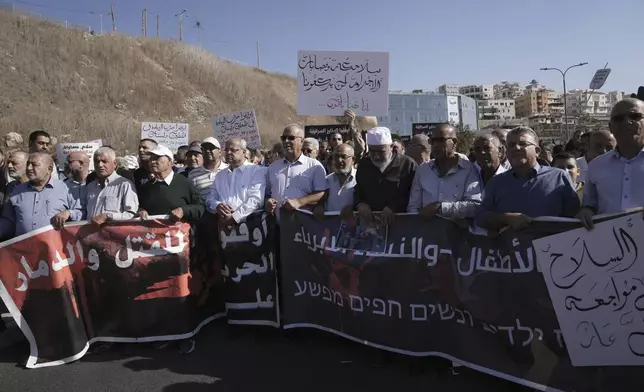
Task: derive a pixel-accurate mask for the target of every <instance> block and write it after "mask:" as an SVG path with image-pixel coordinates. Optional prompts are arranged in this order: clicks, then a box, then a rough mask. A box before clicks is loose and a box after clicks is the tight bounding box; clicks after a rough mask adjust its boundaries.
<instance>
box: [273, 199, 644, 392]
mask: <svg viewBox="0 0 644 392" xmlns="http://www.w3.org/2000/svg"><path fill="white" fill-rule="evenodd" d="M282 214H283V215H282V223H281V225H280V230H281V253H282V259H281V271H282V273H281V282H282V283H281V286H280V292H281V293H282V295H283V304H282V308H283V309H284V313H283V320H282V323H283V325H284V328H285V329H291V328H302V327H305V328H318V329H322V330H325V331H332V332H333V333H335V334H337V335H340V336H342V337H345V338H347V339H351V340H353V341H356V342H361V343H365V344H368V345H370V346H376V347H379V348H381V349H385V350H393V351H396V352H397V353H402V354H407V355H413V356H434V355H440V356H442V357H443V358H447V359H450V360H452V361H455V362H460V363H462V364H463V365H465V366H469V367H471V368H473V369H475V370H477V371H482V372H486V373H488V374H491V375H493V376H496V377H502V378H505V379H507V380H510V381H512V382H516V383H519V384H522V385H525V386H528V387H531V388H534V389H537V390H546V388H551V389H548V390H564V391H573V390H577V391H587V390H596V388H595V387H596V385H595V383H596V382H597V380H598V377H599V376H598V373H597V368H594V367H573V366H572V365H571V363H570V358H569V357H568V354H567V351H566V348H567V345H568V346H569V345H570V341H569V340H568V339H567V338H566V339H564V335H565V332H564V333H562V330H561V329H560V327H559V323H558V320H557V317H556V314H555V309H557V307H562V306H565V304H566V303H567V302H566V301H565V300H564V299H563V298H561V299H557V301H558V302H556V303H554V309H553V302H551V301H550V298H551V295H552V292H551V294H550V295H549V293H548V288H547V287H546V284H545V282H544V275H543V274H542V273H541V272H542V271H540V270H539V265H538V264H537V259H536V256H535V253H537V254H538V253H539V252H540V246H541V245H540V246H537V245H533V241H534V244H536V243H538V242H539V241H538V239H539V238H542V237H548V236H551V235H553V237H552V238H555V239H556V238H557V237H558V236H559V235H563V236H564V238H565V240H563V241H562V242H563V243H565V244H566V246H567V247H568V248H570V246H571V245H572V242H571V241H572V240H573V238H572V237H569V236H568V233H567V232H568V231H569V230H575V229H577V228H578V227H579V226H580V223H579V222H578V221H577V222H574V221H572V220H571V221H570V222H561V221H533V222H532V224H531V225H530V227H529V228H527V229H525V230H521V231H512V230H506V231H504V232H502V233H501V235H500V236H499V237H497V238H495V239H490V238H488V237H487V236H486V235H475V234H472V233H470V232H469V231H468V230H464V229H461V228H460V227H459V226H458V225H457V224H455V223H453V222H452V221H449V220H446V219H442V218H437V219H434V220H432V221H425V220H423V219H421V218H420V217H419V216H417V215H406V214H405V215H398V216H396V220H395V222H394V224H393V225H391V226H389V229H388V230H387V234H386V236H384V235H380V236H376V235H375V233H368V234H369V235H367V236H364V235H358V236H354V235H352V234H351V233H350V231H347V230H341V229H340V228H341V227H343V226H344V225H345V224H346V222H342V221H341V218H340V217H339V216H327V217H326V218H325V219H324V220H318V219H315V218H314V217H313V216H311V215H310V214H305V213H302V212H296V213H289V212H288V211H285V210H282ZM631 218H632V221H633V222H634V221H635V220H638V224H637V225H635V224H633V225H632V227H629V226H628V224H623V222H621V221H620V220H619V219H620V218H614V217H613V218H606V219H608V221H607V223H606V224H609V225H611V228H610V229H609V230H608V231H612V226H614V227H615V228H616V232H617V237H618V238H619V239H617V238H615V239H611V238H612V236H613V234H612V233H610V232H602V231H600V232H597V233H595V234H593V233H592V232H585V234H584V237H585V239H586V242H587V243H588V244H594V245H596V246H594V247H593V249H592V253H590V255H591V256H592V257H593V259H594V260H595V261H596V262H597V264H600V262H603V263H606V262H607V261H608V260H610V259H611V257H612V258H613V259H617V258H619V257H621V252H620V246H619V245H617V244H618V243H619V244H621V247H622V248H623V249H624V258H623V259H622V261H621V263H626V264H624V265H621V267H617V265H618V264H619V263H620V262H617V261H616V262H613V263H611V267H613V268H615V270H614V271H613V272H615V271H616V270H617V269H622V268H625V267H627V266H628V264H630V262H632V260H633V259H632V256H633V255H634V254H635V253H636V252H637V249H642V246H643V245H644V243H643V242H642V240H641V239H639V240H638V239H637V238H639V237H641V235H639V234H637V233H641V232H642V230H644V227H642V226H644V223H642V218H641V211H640V212H639V213H637V214H635V215H632V216H631ZM629 219H630V218H629ZM584 230H585V229H584ZM620 230H623V231H624V232H621V231H620ZM365 233H366V232H365ZM570 233H572V232H570ZM625 234H628V235H630V236H631V237H630V238H632V239H633V241H631V239H630V238H629V237H628V235H625ZM571 235H572V234H571ZM574 236H575V237H576V236H577V234H576V233H575V234H574ZM382 241H384V243H382ZM607 241H614V242H615V243H614V244H608V243H607ZM547 242H548V243H550V244H552V247H551V249H550V251H551V252H558V251H559V250H558V249H555V248H556V247H557V246H556V245H555V243H553V242H551V241H547ZM635 244H637V247H636V246H635ZM562 246H563V245H562ZM577 246H578V247H582V245H581V244H579V245H577ZM602 246H605V247H606V248H610V250H609V249H606V250H602V249H596V248H598V247H599V248H601V247H602ZM568 248H565V249H563V250H561V252H560V253H566V252H567V253H566V256H573V257H574V258H575V259H576V260H577V261H579V260H580V257H582V256H581V254H580V253H579V252H576V253H574V254H573V253H571V250H569V249H568ZM573 248H574V247H573ZM543 249H546V248H543ZM577 250H579V249H577ZM600 252H601V254H600ZM628 257H630V258H628ZM583 263H584V264H586V265H587V267H588V268H589V269H587V270H584V271H581V270H580V271H578V274H579V276H584V277H585V278H584V279H586V278H587V279H588V281H587V282H586V281H584V282H583V283H584V286H583V289H582V290H581V292H578V291H576V290H575V288H572V289H569V290H568V291H569V292H568V293H566V295H570V296H577V297H579V298H581V300H580V301H578V302H577V304H578V306H579V307H581V306H582V305H583V304H586V305H588V306H594V304H595V303H596V301H595V299H594V298H595V297H594V296H590V294H589V293H588V288H590V286H589V287H586V286H585V285H586V284H591V283H593V282H594V281H596V282H597V286H596V290H597V291H601V290H603V289H604V288H605V286H609V289H610V288H611V287H613V286H612V283H610V280H611V277H610V276H607V275H605V274H601V273H598V274H594V275H592V277H591V273H590V272H588V271H590V268H591V267H592V268H597V267H596V266H595V265H594V264H593V263H592V262H591V261H590V260H589V257H588V256H584V261H583ZM640 265H641V263H640ZM575 268H576V266H575V264H574V262H573V261H570V259H568V260H567V261H566V263H562V265H561V266H560V267H559V268H558V271H559V272H560V273H561V274H562V276H564V275H565V274H570V273H571V272H573V271H574V269H575ZM603 268H604V269H605V268H609V267H608V266H605V267H603ZM630 271H631V273H630V274H627V275H623V276H621V275H620V276H619V278H620V279H619V280H618V279H616V283H617V284H618V286H617V292H618V293H619V295H620V297H621V298H622V299H624V297H625V294H624V292H626V293H628V292H632V294H631V295H630V300H629V301H630V303H629V305H627V307H628V308H624V310H623V312H622V313H625V312H631V315H632V316H633V318H632V320H633V324H632V325H630V324H629V326H628V327H623V326H620V318H621V317H622V313H619V314H617V315H610V316H606V315H602V314H596V315H594V317H592V316H593V315H592V314H591V315H590V317H589V318H588V320H587V321H588V322H589V323H590V322H595V325H596V326H597V330H595V329H594V328H588V329H583V330H581V331H577V334H578V335H579V334H583V336H577V337H576V339H577V340H580V341H581V343H584V344H589V343H592V345H593V348H592V349H591V350H596V351H597V352H601V351H602V350H603V352H605V353H607V354H608V353H609V352H610V349H608V348H603V347H602V344H601V342H604V343H605V344H608V343H610V342H611V341H616V342H621V343H619V345H620V346H624V344H625V341H626V340H627V339H628V338H629V334H631V335H632V336H633V338H634V337H639V336H640V335H638V334H641V333H644V323H642V321H641V320H642V316H644V314H643V313H644V311H638V310H637V309H638V308H637V307H638V306H640V305H641V304H638V303H637V302H635V304H633V303H632V302H633V301H634V300H636V299H637V298H639V297H644V284H642V283H641V282H639V280H637V279H642V277H643V276H644V275H643V274H642V273H641V269H640V270H639V271H640V273H634V268H633V269H631V270H630ZM579 276H577V275H575V274H572V275H570V276H569V278H568V279H573V281H574V279H577V278H578V277H579ZM595 278H596V280H592V279H595ZM624 281H626V282H628V285H627V286H626V287H622V286H621V285H620V284H623V283H624ZM566 283H568V285H569V283H572V281H570V282H568V281H567V282H566ZM609 283H610V284H609ZM600 286H601V287H600ZM633 287H636V288H635V289H633ZM582 294H583V296H582ZM612 295H613V296H614V297H616V296H617V294H615V290H613V293H612ZM610 296H611V293H610V290H608V289H607V291H606V293H605V294H604V296H600V295H598V296H597V298H600V299H602V300H603V301H605V302H608V301H609V299H610ZM582 300H583V301H586V302H585V303H582ZM620 306H621V305H620ZM612 307H613V305H612V304H610V305H606V306H604V307H603V308H605V309H606V311H611V310H613V309H612ZM603 316H606V317H603ZM600 320H601V321H603V322H601V323H600ZM622 320H623V321H624V322H626V321H628V320H631V319H628V320H627V319H625V318H624V319H622ZM637 320H639V321H637ZM609 322H610V323H611V325H613V324H615V323H616V324H617V325H613V326H614V327H615V328H614V329H612V330H610V329H609V328H608V327H606V329H602V327H604V326H605V324H607V323H609ZM562 327H564V328H565V324H564V325H562ZM574 327H575V328H576V327H577V324H574ZM633 338H631V339H633ZM615 344H616V345H617V344H618V343H615ZM640 347H641V346H640ZM568 349H570V348H568ZM591 352H592V351H589V353H591ZM618 355H619V356H627V355H629V356H630V359H629V360H628V361H622V363H630V364H635V363H641V358H637V359H635V358H634V356H633V355H632V354H630V350H629V349H628V347H627V348H626V352H623V353H621V354H618ZM610 362H611V360H610V359H608V358H607V359H605V360H604V362H601V359H600V358H599V356H595V360H594V364H596V365H609V364H610ZM599 379H601V380H618V381H619V382H620V383H623V382H625V381H626V380H632V381H633V382H634V383H637V382H639V385H641V383H642V382H644V376H641V372H640V371H639V370H638V368H636V367H630V368H624V367H622V368H616V367H609V366H603V367H601V377H599ZM606 382H608V381H606ZM613 387H615V385H613ZM614 390H630V389H629V388H617V389H614Z"/></svg>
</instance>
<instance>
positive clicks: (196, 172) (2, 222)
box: [0, 98, 644, 353]
mask: <svg viewBox="0 0 644 392" xmlns="http://www.w3.org/2000/svg"><path fill="white" fill-rule="evenodd" d="M345 115H346V118H347V122H348V124H349V125H350V128H351V132H350V133H349V134H348V140H344V139H343V136H342V135H341V134H334V135H331V136H330V137H329V138H328V140H316V139H313V138H305V135H304V130H303V128H302V127H301V126H300V125H297V124H291V125H288V126H286V127H285V128H284V130H283V133H282V135H281V142H280V143H278V144H275V145H274V146H273V147H272V148H271V149H265V150H253V149H250V148H248V146H247V144H246V141H245V140H243V139H237V138H233V139H229V140H225V141H223V142H224V143H223V146H222V144H221V143H220V141H219V140H217V139H215V138H214V137H208V138H206V139H204V140H202V141H194V142H192V143H191V144H190V145H188V146H183V147H181V148H179V149H178V151H177V152H176V154H175V153H174V152H173V151H171V150H170V149H168V148H167V147H165V146H163V145H160V144H158V143H157V142H156V141H155V140H151V139H143V140H141V141H140V143H139V149H138V157H137V159H134V157H123V158H118V157H117V153H116V151H115V150H114V149H113V148H111V147H109V146H102V147H101V148H99V149H98V150H97V151H96V152H95V154H94V155H93V156H92V157H90V156H88V155H87V154H86V153H84V152H73V153H71V154H69V156H68V157H67V161H66V162H58V165H60V166H62V171H61V172H60V173H62V174H59V170H58V168H57V164H56V162H55V161H54V159H53V158H52V155H51V151H50V150H51V147H52V146H51V137H50V135H49V134H48V133H47V132H45V131H36V132H33V133H32V134H31V135H30V137H29V151H28V152H26V151H24V152H23V151H14V152H11V153H10V154H8V155H7V156H6V157H5V156H4V155H3V156H2V158H1V159H2V162H1V165H0V169H1V173H2V175H1V176H0V177H1V179H2V181H0V187H1V189H0V191H2V197H0V201H2V203H3V206H2V215H1V217H0V237H1V239H3V240H4V239H9V238H14V237H16V236H20V235H22V234H25V233H28V232H30V231H33V230H37V229H40V228H42V227H45V226H48V225H50V224H51V225H53V226H54V227H56V228H60V227H62V226H63V225H64V224H65V222H69V221H80V220H88V221H90V222H92V224H95V225H103V224H105V223H107V222H110V221H115V220H125V219H132V218H135V217H141V218H147V217H148V216H151V215H169V216H170V219H172V220H175V221H177V220H185V221H188V222H191V223H195V224H198V222H199V221H200V220H201V219H203V217H204V215H205V214H212V215H215V216H216V218H217V219H218V220H219V222H220V223H221V224H228V225H230V224H235V223H240V222H243V221H244V219H245V218H246V217H247V216H248V215H249V214H251V213H252V212H254V211H257V210H260V209H265V210H266V211H267V212H268V213H270V214H275V215H276V218H277V230H278V231H279V222H280V209H282V208H284V209H287V210H297V209H310V210H311V211H313V213H314V215H315V216H316V217H318V218H321V217H322V216H323V215H324V213H325V212H329V211H337V212H340V213H341V215H342V217H343V218H344V219H352V218H353V217H354V215H355V213H357V214H358V215H359V216H360V217H361V219H366V220H371V219H373V213H374V212H378V213H380V216H381V219H382V220H383V221H384V222H385V223H386V224H390V223H392V222H393V221H394V220H395V214H397V213H404V212H410V213H418V214H419V215H420V216H421V217H423V218H425V219H432V218H433V217H435V216H441V217H444V218H449V219H453V220H454V221H456V222H457V223H459V224H461V225H463V227H468V226H469V227H470V228H473V229H480V230H486V231H487V232H488V234H490V235H494V233H496V232H498V231H499V230H501V229H502V228H504V227H508V226H509V227H511V228H514V229H521V228H524V227H526V226H527V225H529V224H530V222H531V220H532V219H533V218H535V217H539V216H555V217H567V218H574V217H576V218H578V219H580V220H581V221H582V222H583V224H584V225H585V226H586V227H587V228H589V229H592V227H593V224H592V216H593V215H596V214H604V213H615V212H619V211H623V210H626V209H629V208H634V207H641V206H644V152H643V151H644V150H643V149H644V102H643V101H640V100H638V99H635V98H629V99H625V100H623V101H620V102H619V103H617V104H616V105H615V106H614V108H613V109H612V113H611V118H610V123H609V128H608V129H606V130H600V131H594V132H591V133H585V134H581V133H577V134H575V136H574V138H573V139H572V140H570V141H568V142H567V143H566V144H565V146H552V148H550V147H551V146H545V145H543V144H542V143H540V142H539V137H538V135H537V133H535V132H534V131H533V130H532V129H530V128H527V127H518V128H515V129H512V130H509V131H508V130H495V131H493V132H491V133H490V134H485V135H480V136H478V137H477V138H476V140H475V141H474V147H473V148H472V151H471V156H470V157H469V158H468V156H466V155H463V154H460V153H458V152H457V149H458V143H459V140H458V134H457V130H456V129H455V127H454V126H452V125H450V124H440V125H437V126H435V127H434V128H433V129H431V131H430V133H429V134H428V135H425V134H418V135H414V136H413V137H411V140H409V141H408V142H407V143H402V142H401V141H398V140H393V138H392V135H391V132H390V130H389V129H387V128H385V127H378V126H377V124H373V126H372V127H370V129H369V130H368V131H367V133H366V137H363V136H362V133H361V131H362V130H359V129H357V127H356V116H355V114H354V113H352V112H351V111H347V112H346V113H345ZM90 160H92V161H93V165H94V172H92V173H90V170H89V167H90ZM277 237H279V236H277ZM278 257H279V256H278ZM0 327H1V326H0ZM167 344H169V343H161V344H159V347H164V346H166V345H167ZM194 348H195V343H194V340H192V339H186V340H184V341H182V342H181V344H180V347H179V350H180V352H182V353H190V352H192V351H193V350H194Z"/></svg>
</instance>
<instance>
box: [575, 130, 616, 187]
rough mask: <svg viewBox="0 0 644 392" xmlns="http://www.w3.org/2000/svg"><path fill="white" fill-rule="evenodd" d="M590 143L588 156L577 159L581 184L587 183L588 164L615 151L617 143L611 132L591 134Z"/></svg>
mask: <svg viewBox="0 0 644 392" xmlns="http://www.w3.org/2000/svg"><path fill="white" fill-rule="evenodd" d="M589 134H590V138H589V142H588V152H587V153H586V155H584V156H582V157H580V158H577V167H578V168H579V177H578V178H579V182H586V173H588V164H589V163H590V161H592V160H593V159H595V158H597V157H598V156H600V155H602V154H605V153H607V152H609V151H613V150H614V149H615V145H616V144H617V141H615V136H613V134H612V133H610V131H595V132H590V133H589Z"/></svg>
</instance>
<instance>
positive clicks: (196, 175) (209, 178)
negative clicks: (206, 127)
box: [188, 137, 228, 200]
mask: <svg viewBox="0 0 644 392" xmlns="http://www.w3.org/2000/svg"><path fill="white" fill-rule="evenodd" d="M201 152H202V154H203V166H201V167H200V168H197V169H194V170H192V171H190V174H188V179H189V180H190V182H192V184H193V185H194V186H195V188H197V190H198V191H199V193H201V197H202V198H203V199H204V200H205V199H206V197H208V194H209V193H210V187H211V186H212V183H213V182H214V181H215V177H216V176H217V173H219V172H220V171H222V170H224V169H225V168H227V167H228V165H227V164H225V163H224V162H222V161H221V145H220V144H219V140H217V139H215V138H214V137H207V138H205V139H204V140H203V142H201Z"/></svg>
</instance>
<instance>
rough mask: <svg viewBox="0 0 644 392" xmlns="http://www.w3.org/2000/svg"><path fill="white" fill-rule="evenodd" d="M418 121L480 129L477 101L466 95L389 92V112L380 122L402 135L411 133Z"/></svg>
mask: <svg viewBox="0 0 644 392" xmlns="http://www.w3.org/2000/svg"><path fill="white" fill-rule="evenodd" d="M414 123H452V124H455V125H458V124H463V125H464V126H469V127H470V129H472V130H476V129H478V115H477V107H476V101H475V100H474V99H472V98H468V97H464V96H462V95H447V94H438V93H435V92H423V93H400V92H392V91H390V92H389V115H388V116H380V117H378V124H379V125H380V126H383V127H387V128H389V129H390V130H391V132H392V133H397V134H399V135H401V136H406V135H411V133H412V124H414Z"/></svg>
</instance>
